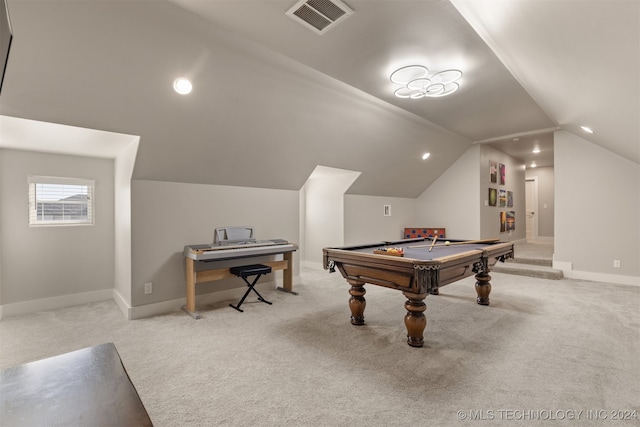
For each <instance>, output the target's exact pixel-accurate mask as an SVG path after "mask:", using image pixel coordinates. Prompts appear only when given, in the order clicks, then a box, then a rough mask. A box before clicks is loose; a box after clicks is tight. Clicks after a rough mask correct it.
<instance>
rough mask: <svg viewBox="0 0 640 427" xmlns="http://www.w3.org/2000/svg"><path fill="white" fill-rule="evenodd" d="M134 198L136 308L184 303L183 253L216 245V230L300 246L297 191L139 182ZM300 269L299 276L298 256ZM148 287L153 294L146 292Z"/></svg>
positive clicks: (217, 285) (231, 282)
mask: <svg viewBox="0 0 640 427" xmlns="http://www.w3.org/2000/svg"><path fill="white" fill-rule="evenodd" d="M131 194H132V224H133V226H132V236H131V240H132V278H131V297H132V304H131V305H132V306H134V307H136V306H141V305H145V304H151V303H154V302H159V301H168V300H175V299H180V298H184V297H185V273H184V271H185V270H184V257H183V248H184V246H185V245H188V244H197V243H211V242H213V232H214V229H215V228H216V227H223V226H234V225H240V226H253V227H254V228H255V232H256V238H258V239H273V238H279V239H286V240H288V241H290V242H295V243H297V242H298V238H299V235H298V233H299V223H298V192H297V191H289V190H269V189H259V188H246V187H229V186H220V185H206V184H186V183H176V182H158V181H144V180H133V181H132V184H131ZM294 264H295V265H294V274H298V264H299V256H298V254H295V255H294ZM276 274H281V273H279V272H278V273H276ZM270 280H274V279H273V277H271V279H270ZM147 282H151V283H153V293H151V294H145V293H144V284H145V283H147ZM242 286H244V283H243V282H240V281H238V280H237V279H235V278H232V279H225V280H220V281H217V282H213V283H206V284H202V285H198V286H197V293H198V294H201V293H206V292H213V291H219V290H225V289H230V288H235V287H242Z"/></svg>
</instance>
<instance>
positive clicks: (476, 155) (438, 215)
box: [416, 144, 526, 241]
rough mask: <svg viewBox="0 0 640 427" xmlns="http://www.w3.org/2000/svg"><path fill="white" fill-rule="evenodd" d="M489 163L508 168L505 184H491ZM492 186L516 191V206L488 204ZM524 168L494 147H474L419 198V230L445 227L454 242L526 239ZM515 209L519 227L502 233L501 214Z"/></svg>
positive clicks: (514, 197)
mask: <svg viewBox="0 0 640 427" xmlns="http://www.w3.org/2000/svg"><path fill="white" fill-rule="evenodd" d="M489 160H493V161H495V162H496V163H503V164H505V165H506V185H499V183H496V184H493V183H491V182H490V178H489V177H490V175H489ZM489 187H492V188H496V189H505V190H510V191H513V204H514V205H513V207H511V208H509V207H506V206H505V207H500V206H489V205H488V193H489ZM524 188H525V184H524V167H523V165H522V164H519V162H517V161H516V160H515V159H513V158H512V157H510V156H508V155H506V154H505V153H503V152H501V151H498V150H496V149H494V148H491V147H487V146H483V145H479V144H478V145H473V146H471V147H470V148H469V149H468V150H467V152H466V153H465V154H464V155H463V156H461V157H460V158H459V159H458V161H457V162H455V163H454V164H453V165H452V166H451V167H450V168H449V169H447V171H446V172H445V173H444V174H442V175H441V176H440V178H438V179H437V180H436V181H435V182H434V183H433V184H432V185H430V186H429V188H427V189H426V190H425V191H424V193H423V194H422V195H421V196H420V197H419V198H418V200H417V206H418V214H417V216H418V222H420V224H416V226H419V227H444V228H446V231H447V237H450V238H454V239H489V238H500V239H501V240H503V241H514V240H521V239H524V238H525V235H526V227H525V217H524V200H525V198H524ZM507 210H513V211H515V214H516V228H515V230H513V231H510V232H503V233H501V232H500V214H499V213H500V212H501V211H507Z"/></svg>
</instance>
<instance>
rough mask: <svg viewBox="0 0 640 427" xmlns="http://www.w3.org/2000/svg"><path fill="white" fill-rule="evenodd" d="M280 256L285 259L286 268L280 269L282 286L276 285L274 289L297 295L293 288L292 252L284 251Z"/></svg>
mask: <svg viewBox="0 0 640 427" xmlns="http://www.w3.org/2000/svg"><path fill="white" fill-rule="evenodd" d="M282 256H283V258H284V260H285V261H287V268H285V269H284V270H282V286H278V287H277V288H276V289H277V290H278V291H282V292H287V293H290V294H294V295H298V293H297V292H295V291H294V290H293V252H285V253H284V254H282Z"/></svg>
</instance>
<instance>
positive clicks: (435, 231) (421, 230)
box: [403, 227, 446, 239]
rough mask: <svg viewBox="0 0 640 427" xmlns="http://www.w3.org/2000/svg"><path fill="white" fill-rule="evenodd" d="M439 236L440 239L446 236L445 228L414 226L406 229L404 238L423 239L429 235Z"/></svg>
mask: <svg viewBox="0 0 640 427" xmlns="http://www.w3.org/2000/svg"><path fill="white" fill-rule="evenodd" d="M433 236H438V239H444V238H445V237H446V230H445V229H444V228H427V227H412V228H405V229H404V235H403V238H404V239H422V238H427V237H433Z"/></svg>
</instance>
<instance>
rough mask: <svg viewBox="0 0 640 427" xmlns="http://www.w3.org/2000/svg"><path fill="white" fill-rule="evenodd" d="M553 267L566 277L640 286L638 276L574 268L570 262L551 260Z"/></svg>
mask: <svg viewBox="0 0 640 427" xmlns="http://www.w3.org/2000/svg"><path fill="white" fill-rule="evenodd" d="M553 268H555V269H557V270H562V274H563V275H564V277H565V278H567V279H578V280H588V281H591V282H602V283H615V284H618V285H632V286H640V277H636V276H622V275H620V274H606V273H594V272H592V271H579V270H574V269H573V264H572V263H571V262H565V261H556V260H553Z"/></svg>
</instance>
